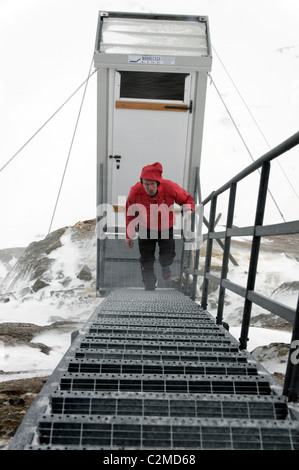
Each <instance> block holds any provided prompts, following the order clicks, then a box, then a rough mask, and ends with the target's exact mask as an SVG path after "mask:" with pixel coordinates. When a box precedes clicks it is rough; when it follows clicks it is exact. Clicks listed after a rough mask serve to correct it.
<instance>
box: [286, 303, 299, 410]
mask: <svg viewBox="0 0 299 470" xmlns="http://www.w3.org/2000/svg"><path fill="white" fill-rule="evenodd" d="M296 346H299V296H298V301H297V309H296V314H295V321H294V327H293V333H292V339H291V346H290V351H289V357H288V362H287V368H286V375H285V380H284V386H283V392H282V393H283V395H285V396H287V397H288V401H298V398H299V358H298V357H297V355H296V354H295V351H296V349H297V348H296Z"/></svg>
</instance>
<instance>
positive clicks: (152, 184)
mask: <svg viewBox="0 0 299 470" xmlns="http://www.w3.org/2000/svg"><path fill="white" fill-rule="evenodd" d="M142 184H143V187H144V189H145V192H146V193H147V194H148V195H149V196H154V194H156V192H157V189H158V183H157V181H152V180H144V179H143V180H142Z"/></svg>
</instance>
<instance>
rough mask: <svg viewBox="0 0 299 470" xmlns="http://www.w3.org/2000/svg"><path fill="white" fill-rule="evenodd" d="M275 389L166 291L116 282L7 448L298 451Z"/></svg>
mask: <svg viewBox="0 0 299 470" xmlns="http://www.w3.org/2000/svg"><path fill="white" fill-rule="evenodd" d="M279 394H281V387H280V386H279V384H277V383H276V382H275V381H274V380H273V379H272V377H271V376H270V374H268V373H267V372H266V371H265V370H264V369H263V368H262V367H261V366H260V365H259V364H258V363H257V362H256V361H255V360H254V359H253V358H252V357H251V356H250V355H249V354H248V352H247V351H240V350H239V345H238V343H237V341H236V340H235V339H234V338H233V337H232V336H231V335H230V334H229V332H228V331H227V330H225V329H224V328H223V327H222V326H219V325H216V324H215V321H214V319H213V318H212V316H211V315H210V314H209V313H208V312H206V311H203V310H202V309H201V308H200V307H199V305H198V304H196V302H193V301H192V300H191V299H189V298H188V297H185V296H184V295H183V294H182V293H180V292H178V291H176V290H172V289H158V290H156V291H155V292H145V291H144V290H143V289H138V288H135V289H134V288H132V289H118V290H116V291H113V292H111V293H110V294H109V296H108V297H107V298H106V299H105V300H104V301H103V302H102V303H101V304H100V306H99V307H98V308H97V309H96V310H95V312H94V313H93V315H92V316H91V318H90V319H89V320H88V321H87V323H86V325H85V326H84V328H83V330H82V331H80V332H78V335H77V336H76V338H75V339H74V341H73V343H72V345H71V347H70V349H69V350H68V352H67V353H66V355H65V356H64V358H63V359H62V361H61V362H60V364H59V365H58V367H57V368H56V370H55V371H54V372H53V375H52V376H51V378H50V379H49V380H48V382H47V384H46V385H45V387H44V388H43V390H42V391H41V393H40V395H39V396H38V397H37V399H36V401H35V402H34V405H32V407H31V408H30V410H29V411H28V413H27V415H26V417H25V418H24V421H23V423H22V425H21V426H20V428H19V430H18V432H17V434H16V436H15V439H14V440H13V444H12V445H11V448H12V449H32V450H33V449H41V450H48V449H51V450H53V449H66V450H68V449H143V450H146V449H155V450H157V449H167V450H174V449H177V450H181V449H192V450H194V449H198V450H201V449H219V450H221V449H250V450H253V449H265V450H266V449H296V450H298V449H299V422H298V420H297V419H294V417H293V416H292V414H291V413H290V409H289V406H288V403H287V402H286V399H285V397H283V396H280V395H279Z"/></svg>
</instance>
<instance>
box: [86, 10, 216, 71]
mask: <svg viewBox="0 0 299 470" xmlns="http://www.w3.org/2000/svg"><path fill="white" fill-rule="evenodd" d="M124 57H125V59H124ZM119 62H120V63H129V64H131V63H135V64H136V63H137V64H138V65H140V64H147V65H152V64H154V65H168V66H169V65H171V66H173V65H176V66H180V65H187V66H195V67H202V66H206V67H207V68H208V69H210V65H211V47H210V39H209V28H208V19H207V17H205V16H203V17H197V16H178V15H153V14H147V15H146V14H137V13H134V14H132V13H116V12H106V13H103V12H100V15H99V22H98V31H97V40H96V47H95V65H96V66H97V65H103V64H105V63H106V64H112V63H113V64H115V63H119Z"/></svg>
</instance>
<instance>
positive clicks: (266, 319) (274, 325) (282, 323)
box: [250, 312, 293, 331]
mask: <svg viewBox="0 0 299 470" xmlns="http://www.w3.org/2000/svg"><path fill="white" fill-rule="evenodd" d="M250 324H251V325H252V326H258V327H261V328H269V329H275V330H284V331H285V330H286V331H292V330H293V325H292V323H290V322H288V321H287V320H284V319H283V318H281V317H279V316H278V315H274V314H273V313H270V312H269V313H260V314H258V315H254V316H252V317H251V320H250Z"/></svg>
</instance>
